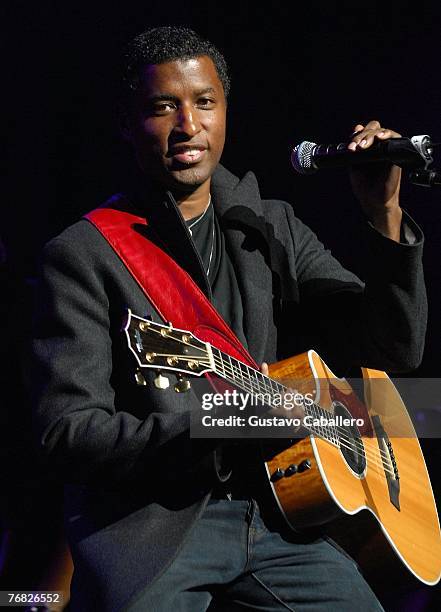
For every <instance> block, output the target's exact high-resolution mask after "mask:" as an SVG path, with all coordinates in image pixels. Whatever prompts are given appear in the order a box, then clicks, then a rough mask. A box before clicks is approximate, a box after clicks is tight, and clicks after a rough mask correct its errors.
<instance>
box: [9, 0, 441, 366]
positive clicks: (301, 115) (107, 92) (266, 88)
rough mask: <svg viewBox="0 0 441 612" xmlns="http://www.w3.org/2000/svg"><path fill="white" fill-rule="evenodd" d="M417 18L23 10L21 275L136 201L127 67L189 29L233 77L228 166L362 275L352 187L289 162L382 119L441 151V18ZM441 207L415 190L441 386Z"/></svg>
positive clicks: (139, 5)
mask: <svg viewBox="0 0 441 612" xmlns="http://www.w3.org/2000/svg"><path fill="white" fill-rule="evenodd" d="M412 4H413V6H412V7H409V6H406V4H405V3H404V2H381V3H380V2H378V3H377V2H369V3H364V2H355V3H344V2H327V3H324V2H323V3H319V4H317V3H316V2H315V3H306V6H302V5H301V4H300V3H294V2H286V3H285V2H284V3H266V4H265V5H264V6H263V7H260V8H258V7H257V5H256V6H254V5H253V4H252V3H246V2H245V3H243V2H242V3H236V6H235V7H234V10H233V9H232V7H231V6H229V5H228V4H224V3H214V2H210V3H203V4H202V3H201V4H199V3H184V2H182V3H179V2H176V1H174V2H173V1H169V2H164V1H156V2H139V1H138V2H136V1H135V2H134V1H130V0H128V1H126V2H124V3H116V6H113V5H111V4H108V3H104V2H95V3H72V2H67V3H66V2H65V3H56V2H53V3H48V2H46V3H36V4H34V3H23V4H22V5H20V3H17V4H15V3H14V5H11V7H10V9H9V11H10V15H9V17H10V24H11V25H10V27H8V31H7V37H6V44H5V49H4V57H5V59H6V70H5V73H4V80H6V79H8V78H9V79H10V83H11V86H10V87H8V88H7V89H6V92H7V99H8V102H10V104H11V113H10V114H8V118H6V117H5V118H4V119H5V121H4V128H5V133H6V135H7V147H6V152H7V153H6V154H7V157H10V158H11V161H15V162H16V163H15V170H14V171H13V172H12V174H11V173H10V174H9V177H8V178H9V179H10V185H9V188H8V190H7V191H8V196H7V198H6V199H5V201H4V206H3V214H2V227H1V230H0V233H1V235H2V236H3V238H4V240H5V241H6V243H7V246H8V249H9V251H10V254H11V256H12V259H13V261H14V262H15V264H16V265H17V266H18V268H19V269H20V270H24V271H25V272H26V273H27V274H30V273H32V272H33V271H34V268H35V255H36V252H37V251H38V248H39V246H40V245H41V244H42V243H43V242H45V241H46V240H47V239H48V238H49V237H51V236H52V235H55V234H56V233H58V232H59V231H61V230H62V229H63V228H64V227H65V226H66V225H68V224H69V223H71V222H73V221H74V220H76V219H77V218H78V217H79V216H80V215H81V214H82V213H84V212H86V211H88V210H90V209H92V208H94V207H96V206H97V205H98V204H99V203H100V202H101V201H103V200H104V199H105V198H107V197H108V196H109V195H110V194H112V193H113V192H115V191H117V190H118V189H120V188H121V187H122V185H123V183H124V177H125V175H126V174H127V172H128V171H129V169H130V166H131V164H132V155H131V151H130V150H129V149H128V147H127V146H126V145H125V144H123V143H122V141H121V138H120V136H119V132H118V128H117V122H116V117H115V110H114V109H115V104H114V91H115V72H116V71H115V67H116V65H117V60H118V57H119V52H120V50H121V48H122V46H123V45H124V43H125V42H126V41H127V40H128V39H129V38H130V37H131V36H132V35H134V34H136V33H138V32H140V31H142V30H143V29H146V28H147V27H150V26H155V25H164V24H185V25H189V26H190V27H193V28H194V29H196V30H197V31H199V32H200V33H201V34H203V35H205V36H206V37H208V38H210V39H211V40H213V41H214V42H215V44H217V45H218V47H219V48H220V49H221V50H222V51H223V52H224V54H225V56H226V58H227V60H228V61H229V63H230V64H231V71H232V83H233V84H232V92H231V98H230V103H229V117H228V121H229V123H228V137H227V145H226V148H225V152H224V156H223V160H222V161H223V163H224V164H225V165H226V166H227V167H228V168H229V169H231V170H232V171H233V172H235V173H237V174H238V175H242V174H243V173H244V172H245V171H247V170H249V169H252V170H253V171H255V172H256V174H257V177H258V179H259V181H260V185H261V191H262V194H263V196H269V197H280V198H284V199H287V200H288V201H290V202H292V203H293V205H294V207H295V210H296V213H297V214H298V215H299V216H300V217H301V218H302V219H303V220H304V221H305V222H306V223H308V224H309V225H310V226H311V227H312V228H313V229H314V230H315V231H316V232H317V233H318V235H319V237H320V238H321V239H322V240H323V241H324V242H325V243H326V244H327V245H328V246H329V247H330V248H331V249H332V251H333V252H334V253H335V255H336V256H337V257H338V258H340V259H341V260H342V261H343V263H344V264H346V265H347V266H349V267H351V268H352V269H353V270H355V271H356V272H359V273H361V271H360V269H359V267H358V261H357V246H358V228H359V222H360V218H359V213H358V208H357V206H356V204H355V203H354V200H353V198H352V195H351V191H350V188H349V184H348V180H347V177H346V173H345V172H344V171H334V172H322V173H320V174H318V175H317V176H315V177H301V176H299V175H297V174H295V173H294V171H293V170H292V169H291V167H290V164H289V153H290V146H291V145H293V144H297V143H298V142H301V141H302V140H305V139H308V140H312V141H315V142H331V143H332V142H340V141H342V140H345V138H346V137H347V136H348V134H349V133H350V131H351V129H352V127H353V126H354V125H355V124H356V123H357V122H359V121H361V122H363V121H366V120H369V119H379V120H380V121H381V123H382V125H385V126H387V127H391V128H393V129H395V130H397V131H399V132H401V133H402V134H403V135H406V136H412V135H415V134H425V133H429V134H430V135H431V136H432V138H433V140H434V141H439V140H441V124H440V123H441V122H440V109H441V88H440V84H439V59H440V44H439V39H440V15H441V13H440V10H439V9H438V8H436V3H427V2H418V3H412ZM7 23H9V22H8V21H7ZM8 35H9V36H8ZM9 72H10V74H9ZM13 117H16V118H15V119H13ZM9 134H10V137H8V135H9ZM17 135H18V138H17ZM440 199H441V189H440V188H438V189H437V190H436V189H433V190H430V189H425V188H421V187H416V186H413V185H411V184H409V183H408V181H407V180H404V185H403V198H402V200H403V206H404V207H405V208H407V209H408V210H409V211H410V212H411V214H412V215H413V216H414V217H415V219H416V220H417V222H418V223H419V224H420V225H421V226H422V228H423V230H424V232H425V235H426V250H425V265H426V275H427V284H428V288H429V294H430V305H431V308H430V310H431V312H430V317H431V318H430V324H429V333H428V337H427V349H426V353H425V358H424V362H423V364H422V366H421V368H420V369H419V371H418V374H420V375H421V376H438V375H439V374H440V370H441V349H440V344H439V338H440V336H441V333H440V332H441V314H440V313H441V294H440V280H441V272H440V266H439V265H438V261H439V248H440V245H441V207H440Z"/></svg>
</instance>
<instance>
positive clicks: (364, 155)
mask: <svg viewBox="0 0 441 612" xmlns="http://www.w3.org/2000/svg"><path fill="white" fill-rule="evenodd" d="M347 147H348V143H343V142H341V143H340V144H337V145H322V144H318V145H315V147H314V149H313V151H312V159H313V165H314V166H315V167H316V168H347V167H348V166H358V165H364V164H366V163H384V162H389V163H391V164H396V165H397V166H401V167H405V168H419V167H421V166H424V165H425V162H424V159H423V158H422V156H421V154H420V153H419V152H418V151H417V150H416V149H415V147H414V145H413V144H412V142H411V140H410V138H404V137H403V138H391V139H389V140H385V141H383V142H376V143H374V144H373V145H372V146H371V147H369V149H366V151H348V148H347Z"/></svg>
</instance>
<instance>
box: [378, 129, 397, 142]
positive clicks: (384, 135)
mask: <svg viewBox="0 0 441 612" xmlns="http://www.w3.org/2000/svg"><path fill="white" fill-rule="evenodd" d="M375 137H376V138H379V139H380V140H387V139H388V138H401V134H399V133H398V132H395V131H394V130H387V129H385V128H382V129H381V130H380V131H379V132H377V134H375Z"/></svg>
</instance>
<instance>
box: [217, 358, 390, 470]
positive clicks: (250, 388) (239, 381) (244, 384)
mask: <svg viewBox="0 0 441 612" xmlns="http://www.w3.org/2000/svg"><path fill="white" fill-rule="evenodd" d="M214 360H215V362H216V361H217V362H218V363H219V360H218V359H217V358H216V357H215V358H214ZM222 369H223V370H224V372H225V370H229V371H230V372H231V373H232V376H233V378H227V379H228V380H229V382H233V383H235V384H236V385H237V386H241V385H242V388H244V389H245V390H246V391H251V392H255V391H256V388H255V385H257V390H258V391H260V384H261V383H259V381H257V380H256V381H255V382H253V381H251V380H250V382H249V383H247V382H246V381H245V380H244V379H238V378H237V376H235V374H234V370H233V368H229V367H228V366H226V368H225V367H224V366H223V365H222ZM253 371H255V372H257V370H253ZM257 373H258V374H261V373H260V372H257ZM225 374H226V372H225ZM262 376H264V375H262ZM226 377H227V376H226ZM268 380H270V381H273V379H270V378H268ZM274 382H275V383H276V384H277V385H278V386H279V387H281V389H280V390H282V391H286V390H287V388H286V387H284V386H283V385H281V384H280V383H278V382H277V381H274ZM271 391H272V392H274V389H272V390H271ZM304 406H306V407H308V406H307V405H305V404H304ZM313 407H314V408H317V409H318V410H319V411H322V412H326V413H327V414H329V415H332V413H330V412H329V411H326V410H325V409H324V408H322V406H320V405H318V404H315V403H314V404H313ZM311 416H316V415H311ZM323 416H324V415H323ZM332 416H334V415H332ZM332 427H333V429H336V430H340V431H341V432H346V429H344V428H342V427H340V426H332ZM324 428H325V429H326V427H324ZM347 439H348V440H354V439H353V438H347ZM383 453H384V455H383V457H384V459H386V460H387V459H388V458H389V454H388V453H386V452H384V451H383Z"/></svg>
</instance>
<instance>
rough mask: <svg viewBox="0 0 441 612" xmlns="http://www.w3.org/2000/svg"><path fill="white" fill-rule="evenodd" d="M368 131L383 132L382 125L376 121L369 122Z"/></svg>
mask: <svg viewBox="0 0 441 612" xmlns="http://www.w3.org/2000/svg"><path fill="white" fill-rule="evenodd" d="M366 129H367V130H381V123H380V122H379V121H377V120H376V119H374V120H373V121H369V122H368V123H367V124H366Z"/></svg>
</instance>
